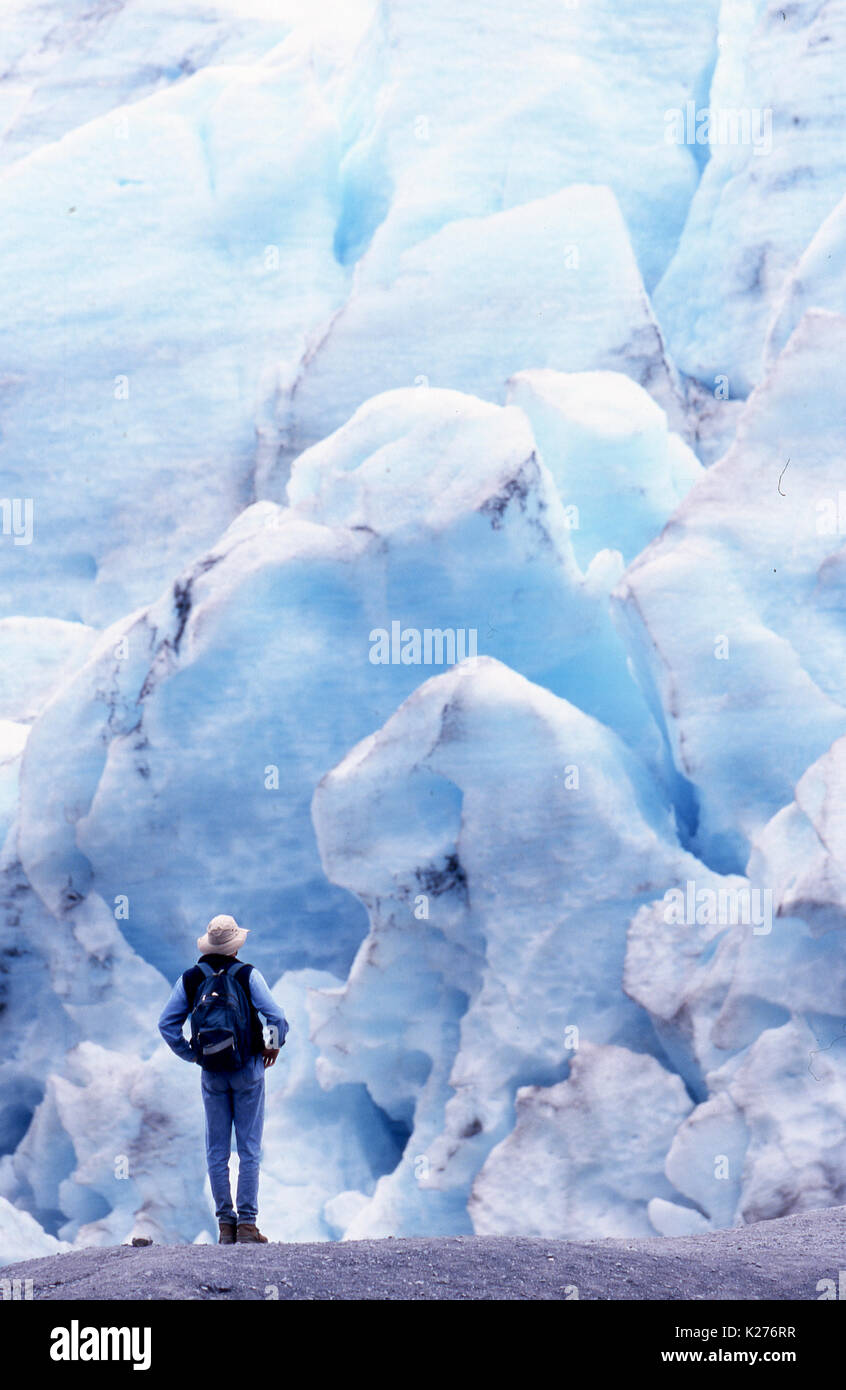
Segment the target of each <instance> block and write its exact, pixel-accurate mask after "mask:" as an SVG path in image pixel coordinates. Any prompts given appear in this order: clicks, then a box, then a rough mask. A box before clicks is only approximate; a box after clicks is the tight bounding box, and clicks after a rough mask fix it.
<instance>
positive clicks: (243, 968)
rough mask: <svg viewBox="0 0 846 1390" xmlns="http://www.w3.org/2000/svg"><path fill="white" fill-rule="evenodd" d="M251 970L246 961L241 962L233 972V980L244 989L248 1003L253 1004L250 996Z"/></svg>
mask: <svg viewBox="0 0 846 1390" xmlns="http://www.w3.org/2000/svg"><path fill="white" fill-rule="evenodd" d="M252 969H253V967H252V966H251V965H248V964H247V962H246V961H243V962H242V963H241V965H239V966H238V969H237V970H236V971H235V972H234V975H235V979H236V980H237V981H238V983H239V985H243V986H244V989H245V990H246V991H247V998H248V999H249V1001H250V1003H252V1002H253V1000H252V995H251V994H250V975H251V973H252Z"/></svg>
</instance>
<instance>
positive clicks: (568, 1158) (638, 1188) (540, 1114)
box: [468, 1043, 691, 1240]
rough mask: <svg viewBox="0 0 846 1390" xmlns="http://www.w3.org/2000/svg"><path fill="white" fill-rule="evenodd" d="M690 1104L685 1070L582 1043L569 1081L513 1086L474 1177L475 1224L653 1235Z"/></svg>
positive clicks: (488, 1229) (487, 1229)
mask: <svg viewBox="0 0 846 1390" xmlns="http://www.w3.org/2000/svg"><path fill="white" fill-rule="evenodd" d="M690 1109H691V1101H690V1097H689V1096H688V1095H687V1092H686V1091H685V1088H684V1084H683V1082H682V1081H681V1078H680V1077H678V1076H676V1075H674V1074H673V1073H672V1072H669V1071H666V1070H665V1069H664V1067H662V1066H661V1064H660V1063H659V1062H657V1061H656V1060H655V1058H654V1057H648V1056H644V1055H643V1054H638V1053H634V1052H629V1051H628V1050H627V1049H626V1048H624V1047H595V1046H592V1045H591V1044H590V1043H585V1044H584V1045H583V1046H582V1047H581V1048H580V1049H579V1051H578V1052H577V1053H576V1055H575V1056H574V1058H573V1064H572V1066H571V1068H570V1075H569V1077H568V1079H567V1080H566V1081H560V1082H559V1083H558V1084H557V1085H556V1086H525V1087H521V1088H520V1090H518V1092H517V1100H516V1110H517V1119H516V1123H515V1125H514V1129H513V1130H512V1131H511V1133H510V1134H509V1135H508V1137H507V1139H504V1140H503V1141H502V1143H500V1144H498V1145H497V1147H496V1148H495V1149H494V1150H493V1151H492V1152H491V1153H490V1154H489V1155H488V1157H487V1159H486V1161H485V1165H484V1167H483V1168H482V1170H481V1172H480V1173H479V1175H478V1177H477V1178H476V1180H475V1182H474V1184H473V1190H472V1193H471V1195H470V1199H469V1202H468V1210H469V1212H470V1216H471V1218H472V1220H473V1228H474V1230H475V1231H476V1232H477V1234H478V1235H488V1236H492V1235H508V1236H515V1235H519V1236H549V1237H557V1238H558V1239H562V1240H584V1239H596V1238H597V1237H602V1236H612V1235H613V1236H644V1235H653V1234H654V1230H653V1226H652V1224H651V1222H650V1216H649V1211H650V1209H651V1204H652V1202H653V1201H654V1200H655V1199H656V1198H657V1199H661V1198H663V1199H664V1200H665V1201H667V1200H668V1199H669V1197H670V1196H671V1195H672V1188H671V1186H670V1184H669V1182H668V1181H667V1179H666V1177H665V1176H664V1171H663V1169H664V1155H665V1153H666V1150H667V1146H668V1144H669V1143H670V1140H671V1138H672V1135H673V1134H674V1132H675V1130H676V1129H677V1127H678V1126H679V1124H681V1122H682V1120H683V1119H684V1118H685V1117H686V1116H687V1115H688V1114H689V1112H690Z"/></svg>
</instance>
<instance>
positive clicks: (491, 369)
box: [257, 185, 682, 500]
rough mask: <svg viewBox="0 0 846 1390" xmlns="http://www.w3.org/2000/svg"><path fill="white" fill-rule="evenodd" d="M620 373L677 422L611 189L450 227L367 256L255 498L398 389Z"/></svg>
mask: <svg viewBox="0 0 846 1390" xmlns="http://www.w3.org/2000/svg"><path fill="white" fill-rule="evenodd" d="M532 367H553V368H556V369H559V370H566V371H584V370H592V369H596V368H602V369H606V370H613V371H619V372H623V373H626V374H627V375H629V376H631V377H632V378H633V379H634V380H635V381H637V382H638V383H639V384H640V385H642V386H644V387H645V388H646V389H647V390H648V391H649V392H650V393H651V394H652V395H654V396H655V398H656V400H657V401H658V402H659V403H660V404H661V405H662V406H663V407H664V408H665V409H666V410H667V411H668V412H669V413H670V418H671V423H672V424H673V425H674V426H675V425H677V424H678V423H679V421H680V420H681V418H682V412H681V404H680V398H679V396H678V394H677V389H676V383H675V374H674V371H673V369H672V368H671V366H670V364H669V363H668V361H667V358H666V356H665V354H664V347H663V343H662V339H661V333H660V330H659V328H658V325H657V323H656V321H655V318H654V316H653V314H652V310H651V307H650V305H649V301H648V299H647V296H646V293H645V291H644V288H643V283H642V281H641V277H640V273H639V271H638V268H637V264H636V262H635V259H634V256H633V254H632V249H631V245H630V243H629V238H628V233H627V230H626V226H625V223H624V221H623V219H622V217H621V215H620V210H619V207H618V206H617V202H616V200H615V198H614V195H613V193H612V192H611V191H610V189H608V188H605V187H602V186H593V185H573V186H572V187H568V188H564V189H562V190H561V191H560V192H557V193H553V194H551V195H550V196H548V197H546V198H541V199H538V200H536V201H533V202H529V203H524V204H522V205H520V206H518V207H514V208H510V209H508V210H506V211H504V212H495V213H492V214H491V215H489V216H487V217H466V218H462V219H460V220H457V221H453V222H450V223H449V224H448V225H447V226H445V227H443V228H441V229H440V230H438V231H436V232H434V233H433V234H432V235H431V236H429V237H427V238H425V239H424V240H422V241H419V242H417V243H416V244H415V245H413V246H411V247H409V248H408V249H407V250H405V251H404V252H403V253H402V254H401V255H400V257H399V258H398V262H397V265H396V267H395V268H393V269H391V270H390V271H389V273H388V274H387V275H385V274H383V272H382V267H381V266H380V264H379V262H378V260H377V259H376V254H375V251H371V252H369V253H368V254H367V255H366V256H365V257H364V258H363V260H362V262H361V263H360V265H359V267H358V269H357V272H356V277H355V282H354V285H353V289H352V291H351V294H350V297H349V299H348V301H347V303H346V304H345V305H344V307H343V309H341V310H340V311H339V312H338V313H337V314H336V315H335V316H334V317H333V318H332V319H331V320H330V321H329V322H328V323H327V325H326V327H325V329H324V330H323V332H322V335H321V336H319V337H316V338H315V340H314V341H313V342H312V343H311V344H310V345H309V347H308V350H307V351H306V352H305V353H304V355H303V358H302V361H301V363H300V366H299V369H298V370H297V372H296V374H295V375H293V376H292V377H291V380H290V384H289V386H288V387H287V388H286V389H283V390H282V392H281V395H280V399H279V402H278V405H277V416H278V422H277V430H278V433H277V439H276V444H275V447H274V449H273V450H272V451H270V452H269V453H268V454H267V456H266V464H265V466H264V467H263V468H261V469H260V470H259V473H258V476H257V487H258V489H259V495H260V496H263V497H271V498H274V499H277V500H279V499H281V497H282V496H283V495H284V487H285V484H286V481H287V476H288V468H289V466H290V462H291V461H292V460H293V459H294V458H295V457H296V455H297V454H298V453H300V452H301V451H302V450H303V449H305V448H307V447H308V446H310V445H312V444H314V443H315V442H316V441H317V440H319V439H322V438H323V437H324V436H325V435H326V434H328V433H329V432H330V430H333V429H336V428H338V426H340V425H341V424H342V423H343V422H344V421H345V420H346V419H347V418H348V417H349V416H350V415H351V414H352V413H353V412H354V411H355V410H356V409H357V408H358V406H360V405H361V403H362V402H363V401H365V400H367V399H368V397H370V396H374V395H376V394H378V393H380V392H383V391H386V390H388V389H391V388H396V387H403V386H414V385H415V384H417V385H418V386H419V387H420V389H424V390H425V389H426V387H427V386H436V387H448V388H455V389H457V390H461V391H464V392H468V393H470V394H473V395H477V396H481V397H482V398H484V399H486V400H490V401H497V402H501V401H502V400H504V398H505V393H506V382H507V380H508V378H509V377H510V376H512V375H513V374H514V373H515V372H517V371H520V370H523V369H524V368H532Z"/></svg>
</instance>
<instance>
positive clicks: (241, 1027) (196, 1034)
mask: <svg viewBox="0 0 846 1390" xmlns="http://www.w3.org/2000/svg"><path fill="white" fill-rule="evenodd" d="M193 970H194V971H199V972H200V976H201V977H200V978H199V979H198V980H197V983H196V987H195V992H194V995H193V1006H192V1009H191V1049H192V1051H193V1053H194V1056H195V1059H196V1060H197V1061H198V1062H199V1063H200V1066H201V1067H203V1069H204V1070H205V1071H238V1070H239V1068H240V1067H243V1066H246V1064H247V1062H249V1060H250V1058H251V1057H253V1056H255V1053H256V1041H257V1039H256V1033H255V1027H254V1021H253V1013H254V1010H253V1009H252V1001H251V1000H250V997H249V994H248V993H247V991H248V989H249V972H250V971H251V970H252V966H251V965H244V964H241V963H240V962H239V966H238V969H237V970H230V969H229V967H228V966H226V965H221V966H220V967H213V966H211V965H209V963H208V961H202V960H201V961H198V962H197V965H196V966H194V967H193ZM191 973H193V971H192V972H188V971H186V974H191ZM239 977H240V978H239ZM187 985H188V982H187V981H186V986H187ZM186 994H188V999H189V1002H191V995H190V994H189V993H188V988H187V987H186Z"/></svg>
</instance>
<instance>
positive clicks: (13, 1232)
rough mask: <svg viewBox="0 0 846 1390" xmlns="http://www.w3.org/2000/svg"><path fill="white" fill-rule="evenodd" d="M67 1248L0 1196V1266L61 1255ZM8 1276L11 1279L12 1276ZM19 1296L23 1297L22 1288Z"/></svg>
mask: <svg viewBox="0 0 846 1390" xmlns="http://www.w3.org/2000/svg"><path fill="white" fill-rule="evenodd" d="M70 1248H71V1247H70V1245H69V1244H68V1242H67V1241H65V1240H56V1237H55V1236H51V1235H48V1234H47V1232H46V1231H45V1230H44V1228H43V1227H42V1226H39V1224H38V1222H37V1221H36V1220H35V1218H34V1217H33V1216H30V1214H29V1212H27V1211H22V1210H21V1208H20V1207H15V1206H13V1205H12V1203H11V1202H8V1201H7V1200H6V1198H5V1197H0V1265H11V1264H17V1262H18V1261H19V1260H38V1259H41V1258H42V1256H45V1255H60V1254H62V1253H63V1252H64V1251H65V1250H70ZM7 1277H8V1278H12V1276H11V1275H8V1276H7ZM19 1296H20V1297H21V1298H26V1296H27V1291H26V1287H25V1286H24V1287H23V1288H22V1289H21V1291H20V1295H19Z"/></svg>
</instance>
